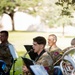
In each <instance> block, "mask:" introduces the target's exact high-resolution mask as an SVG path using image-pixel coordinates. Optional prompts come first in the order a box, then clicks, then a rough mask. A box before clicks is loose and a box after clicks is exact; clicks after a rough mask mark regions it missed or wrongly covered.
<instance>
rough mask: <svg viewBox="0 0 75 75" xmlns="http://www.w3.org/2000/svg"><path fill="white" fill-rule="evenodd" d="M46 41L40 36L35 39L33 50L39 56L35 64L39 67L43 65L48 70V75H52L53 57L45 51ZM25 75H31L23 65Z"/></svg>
mask: <svg viewBox="0 0 75 75" xmlns="http://www.w3.org/2000/svg"><path fill="white" fill-rule="evenodd" d="M45 45H46V39H45V38H44V37H42V36H38V37H35V38H33V50H34V52H35V53H37V54H38V56H37V57H36V59H35V63H36V64H39V65H43V66H44V68H45V69H46V70H47V72H48V74H49V75H51V74H50V71H51V67H50V66H52V64H53V61H52V58H51V56H50V55H49V54H48V53H47V52H46V51H45ZM22 69H23V72H24V74H23V75H31V73H30V71H29V69H28V68H27V67H26V66H25V65H23V68H22Z"/></svg>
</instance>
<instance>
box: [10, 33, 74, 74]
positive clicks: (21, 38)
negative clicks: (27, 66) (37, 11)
mask: <svg viewBox="0 0 75 75" xmlns="http://www.w3.org/2000/svg"><path fill="white" fill-rule="evenodd" d="M55 34H56V35H57V37H58V41H57V45H58V46H59V47H60V48H61V49H64V48H66V47H68V46H70V42H71V39H72V38H73V37H70V36H69V37H65V38H64V37H62V36H61V35H58V34H57V33H55ZM48 35H50V33H44V32H9V41H10V43H12V44H13V45H14V46H15V49H16V51H17V53H18V56H19V58H18V59H17V61H16V63H15V75H20V74H22V60H21V56H23V55H24V54H25V52H26V50H25V48H24V45H25V44H32V42H33V40H32V39H33V38H34V37H36V36H44V37H45V38H46V39H47V38H48ZM46 47H47V46H46ZM11 75H13V67H12V69H11Z"/></svg>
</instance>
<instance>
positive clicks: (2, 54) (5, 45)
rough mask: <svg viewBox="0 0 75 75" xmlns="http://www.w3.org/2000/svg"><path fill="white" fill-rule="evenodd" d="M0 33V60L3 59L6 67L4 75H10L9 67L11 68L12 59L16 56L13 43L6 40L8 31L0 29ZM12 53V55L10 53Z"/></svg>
mask: <svg viewBox="0 0 75 75" xmlns="http://www.w3.org/2000/svg"><path fill="white" fill-rule="evenodd" d="M0 33H1V38H0V40H1V44H0V60H3V61H4V62H5V63H6V67H7V69H6V74H5V75H10V69H11V66H12V63H13V60H14V59H16V58H17V56H16V53H15V51H14V47H13V45H12V44H10V43H9V42H8V31H1V32H0ZM12 49H13V50H12ZM12 53H13V54H14V55H12ZM15 56H16V57H15Z"/></svg>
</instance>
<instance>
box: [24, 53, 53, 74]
mask: <svg viewBox="0 0 75 75" xmlns="http://www.w3.org/2000/svg"><path fill="white" fill-rule="evenodd" d="M36 59H37V58H36ZM35 61H36V64H40V65H43V66H44V67H45V69H46V70H47V72H48V73H49V75H51V74H50V73H51V66H52V64H53V60H52V58H51V57H50V55H49V54H48V53H47V52H44V53H43V54H42V55H41V56H40V57H39V58H38V60H35ZM24 75H25V74H24ZM26 75H31V74H26Z"/></svg>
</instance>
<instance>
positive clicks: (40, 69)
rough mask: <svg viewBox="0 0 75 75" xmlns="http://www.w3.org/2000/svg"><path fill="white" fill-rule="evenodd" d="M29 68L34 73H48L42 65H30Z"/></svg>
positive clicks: (43, 74) (38, 74) (39, 74)
mask: <svg viewBox="0 0 75 75" xmlns="http://www.w3.org/2000/svg"><path fill="white" fill-rule="evenodd" d="M30 68H31V69H32V71H33V72H34V74H35V75H49V74H48V73H47V71H46V70H45V68H44V67H43V66H42V65H31V66H30Z"/></svg>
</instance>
